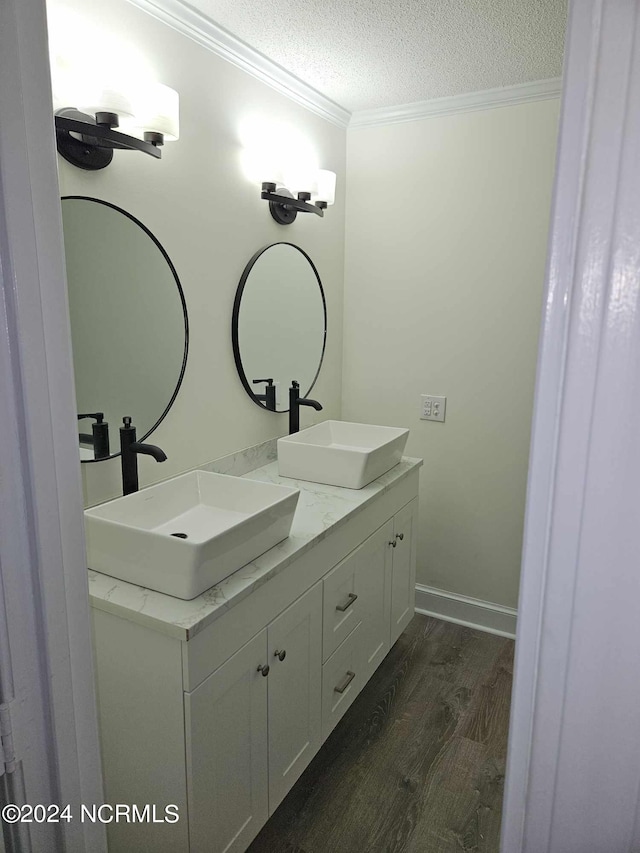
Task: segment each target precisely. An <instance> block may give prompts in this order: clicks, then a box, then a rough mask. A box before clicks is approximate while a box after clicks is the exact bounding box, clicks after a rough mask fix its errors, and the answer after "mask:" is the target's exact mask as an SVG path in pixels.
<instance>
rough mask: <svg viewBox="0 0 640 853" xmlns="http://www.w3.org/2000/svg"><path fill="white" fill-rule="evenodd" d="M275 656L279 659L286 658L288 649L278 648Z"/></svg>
mask: <svg viewBox="0 0 640 853" xmlns="http://www.w3.org/2000/svg"><path fill="white" fill-rule="evenodd" d="M273 656H274V657H276V658H278V660H284V659H285V658H286V656H287V650H286V649H276V650H275V652H274V653H273Z"/></svg>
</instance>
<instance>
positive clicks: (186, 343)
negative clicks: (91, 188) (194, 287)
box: [60, 195, 189, 465]
mask: <svg viewBox="0 0 640 853" xmlns="http://www.w3.org/2000/svg"><path fill="white" fill-rule="evenodd" d="M69 199H75V200H78V201H93V202H96V203H97V204H102V205H104V206H105V207H110V208H111V209H112V210H117V211H118V213H122V214H124V216H126V217H127V219H130V220H131V221H132V222H134V223H135V224H136V225H137V226H138V227H139V228H141V229H142V230H143V231H144V233H145V234H146V235H147V237H150V238H151V240H152V241H153V242H154V243H155V245H156V246H157V248H158V249H159V250H160V253H161V254H162V256H163V258H164V259H165V261H166V262H167V266H168V267H169V269H170V271H171V275H172V276H173V278H174V281H175V283H176V287H177V288H178V295H179V297H180V304H181V306H182V317H183V320H184V352H183V354H182V366H181V368H180V375H179V376H178V381H177V383H176V387H175V389H174V391H173V394H172V395H171V398H170V400H169V402H168V403H167V405H166V407H165V409H164V411H163V412H162V414H161V415H160V417H159V418H158V420H157V421H156V422H155V423H154V424H153V426H152V427H151V429H149V430H148V431H147V432H146V433H145V434H144V435H143V436H141V437H138V438H137V441H145V440H146V439H147V438H149V436H150V435H151V433H152V432H155V430H156V429H157V428H158V427H159V426H160V424H161V423H162V421H163V420H164V419H165V418H166V416H167V414H168V413H169V409H170V408H171V407H172V406H173V404H174V402H175V399H176V397H177V396H178V391H179V390H180V386H181V385H182V380H183V379H184V374H185V371H186V369H187V356H188V355H189V316H188V314H187V302H186V300H185V297H184V290H183V289H182V284H181V283H180V279H179V278H178V273H177V272H176V268H175V267H174V265H173V262H172V260H171V258H170V257H169V255H168V254H167V252H166V250H165V248H164V246H163V245H162V243H161V242H160V241H159V240H158V238H157V237H156V236H155V234H153V233H152V232H151V231H150V230H149V229H148V228H147V226H146V225H145V224H144V223H142V222H141V221H140V220H139V219H138V218H137V217H135V216H134V215H133V214H132V213H129V212H128V211H127V210H124V208H122V207H118V205H117V204H112V203H111V202H110V201H104V200H103V199H101V198H94V197H93V196H88V195H63V196H61V198H60V206H61V208H62V202H63V201H66V200H69ZM63 230H64V229H63ZM66 276H67V272H66V265H65V282H66ZM67 299H68V287H67ZM123 417H124V415H123ZM134 426H135V424H134ZM118 456H120V451H119V450H118V452H117V453H111V454H110V455H109V456H106V457H105V458H104V459H81V460H80V462H81V463H82V464H83V465H84V464H90V463H93V462H108V461H109V459H117V458H118Z"/></svg>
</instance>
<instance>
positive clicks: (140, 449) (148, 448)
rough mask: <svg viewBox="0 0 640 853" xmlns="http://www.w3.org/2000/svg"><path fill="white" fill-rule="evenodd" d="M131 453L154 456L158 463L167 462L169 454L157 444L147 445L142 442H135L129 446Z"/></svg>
mask: <svg viewBox="0 0 640 853" xmlns="http://www.w3.org/2000/svg"><path fill="white" fill-rule="evenodd" d="M129 450H130V451H131V453H142V454H144V455H145V456H153V458H154V459H155V460H156V462H166V461H167V454H166V453H165V452H164V450H163V449H162V448H161V447H158V446H157V445H156V444H145V443H144V442H142V441H134V442H132V443H131V444H130V445H129Z"/></svg>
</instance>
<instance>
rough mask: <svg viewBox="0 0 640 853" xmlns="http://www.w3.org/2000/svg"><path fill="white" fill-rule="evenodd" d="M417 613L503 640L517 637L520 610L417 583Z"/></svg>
mask: <svg viewBox="0 0 640 853" xmlns="http://www.w3.org/2000/svg"><path fill="white" fill-rule="evenodd" d="M416 612H417V613H422V614H424V615H425V616H434V617H435V618H436V619H443V620H444V621H445V622H455V624H456V625H464V626H466V627H467V628H476V629H477V630H478V631H486V632H487V633H489V634H497V635H498V636H499V637H510V638H511V639H515V636H516V618H517V615H518V612H517V610H514V609H513V607H504V606H503V605H501V604H494V603H493V602H491V601H483V600H482V599H479V598H470V597H469V596H467V595H457V594H456V593H454V592H445V590H443V589H436V588H435V587H432V586H424V585H423V584H420V583H418V584H416Z"/></svg>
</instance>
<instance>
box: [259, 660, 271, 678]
mask: <svg viewBox="0 0 640 853" xmlns="http://www.w3.org/2000/svg"><path fill="white" fill-rule="evenodd" d="M258 672H261V673H262V674H263V675H264V676H267V675H269V664H268V663H261V664H260V666H259V667H258Z"/></svg>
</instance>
